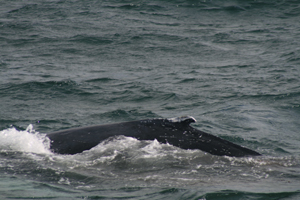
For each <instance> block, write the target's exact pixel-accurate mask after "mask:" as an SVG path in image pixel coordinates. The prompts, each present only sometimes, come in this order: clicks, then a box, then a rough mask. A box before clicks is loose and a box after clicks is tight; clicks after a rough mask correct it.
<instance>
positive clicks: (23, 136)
mask: <svg viewBox="0 0 300 200" xmlns="http://www.w3.org/2000/svg"><path fill="white" fill-rule="evenodd" d="M49 149H50V140H49V139H48V138H47V137H46V136H45V135H44V134H40V133H38V132H36V131H34V129H33V126H32V125H31V124H30V125H29V126H28V127H27V129H26V130H25V131H19V130H17V129H16V128H14V127H13V128H8V129H5V130H2V131H0V151H2V152H3V151H18V152H30V153H37V154H51V151H50V150H49Z"/></svg>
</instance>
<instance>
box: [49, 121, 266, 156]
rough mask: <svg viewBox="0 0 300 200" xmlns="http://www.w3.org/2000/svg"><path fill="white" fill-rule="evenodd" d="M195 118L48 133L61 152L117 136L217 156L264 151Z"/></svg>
mask: <svg viewBox="0 0 300 200" xmlns="http://www.w3.org/2000/svg"><path fill="white" fill-rule="evenodd" d="M195 122H196V120H195V118H194V117H191V116H183V117H175V118H154V119H144V120H137V121H129V122H121V123H112V124H104V125H93V126H87V127H77V128H71V129H66V130H60V131H56V132H51V133H48V134H46V136H47V137H48V138H49V139H50V141H51V142H50V149H51V151H52V152H54V153H58V154H77V153H82V152H83V151H86V150H90V149H92V148H93V147H95V146H97V145H98V144H99V143H101V142H102V141H105V140H107V139H108V138H111V137H115V136H120V135H123V136H126V137H133V138H136V139H138V140H157V141H158V142H160V143H164V144H170V145H173V146H176V147H179V148H181V149H191V150H193V149H199V150H201V151H204V152H206V153H209V154H212V155H216V156H230V157H246V156H260V155H261V154H260V153H258V152H256V151H254V150H251V149H248V148H246V147H243V146H240V145H238V144H235V143H232V142H230V141H228V140H225V139H222V138H220V137H217V136H215V135H212V134H209V133H205V132H203V131H200V130H198V129H196V128H194V127H192V126H191V125H190V124H191V123H195Z"/></svg>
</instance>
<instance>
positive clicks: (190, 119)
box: [168, 116, 197, 125]
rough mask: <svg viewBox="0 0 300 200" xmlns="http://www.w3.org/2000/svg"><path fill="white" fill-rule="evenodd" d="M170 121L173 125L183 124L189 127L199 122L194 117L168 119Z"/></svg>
mask: <svg viewBox="0 0 300 200" xmlns="http://www.w3.org/2000/svg"><path fill="white" fill-rule="evenodd" d="M168 121H169V122H173V123H182V124H185V125H189V124H190V123H195V122H197V121H196V119H195V118H194V117H192V116H182V117H173V118H168Z"/></svg>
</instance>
